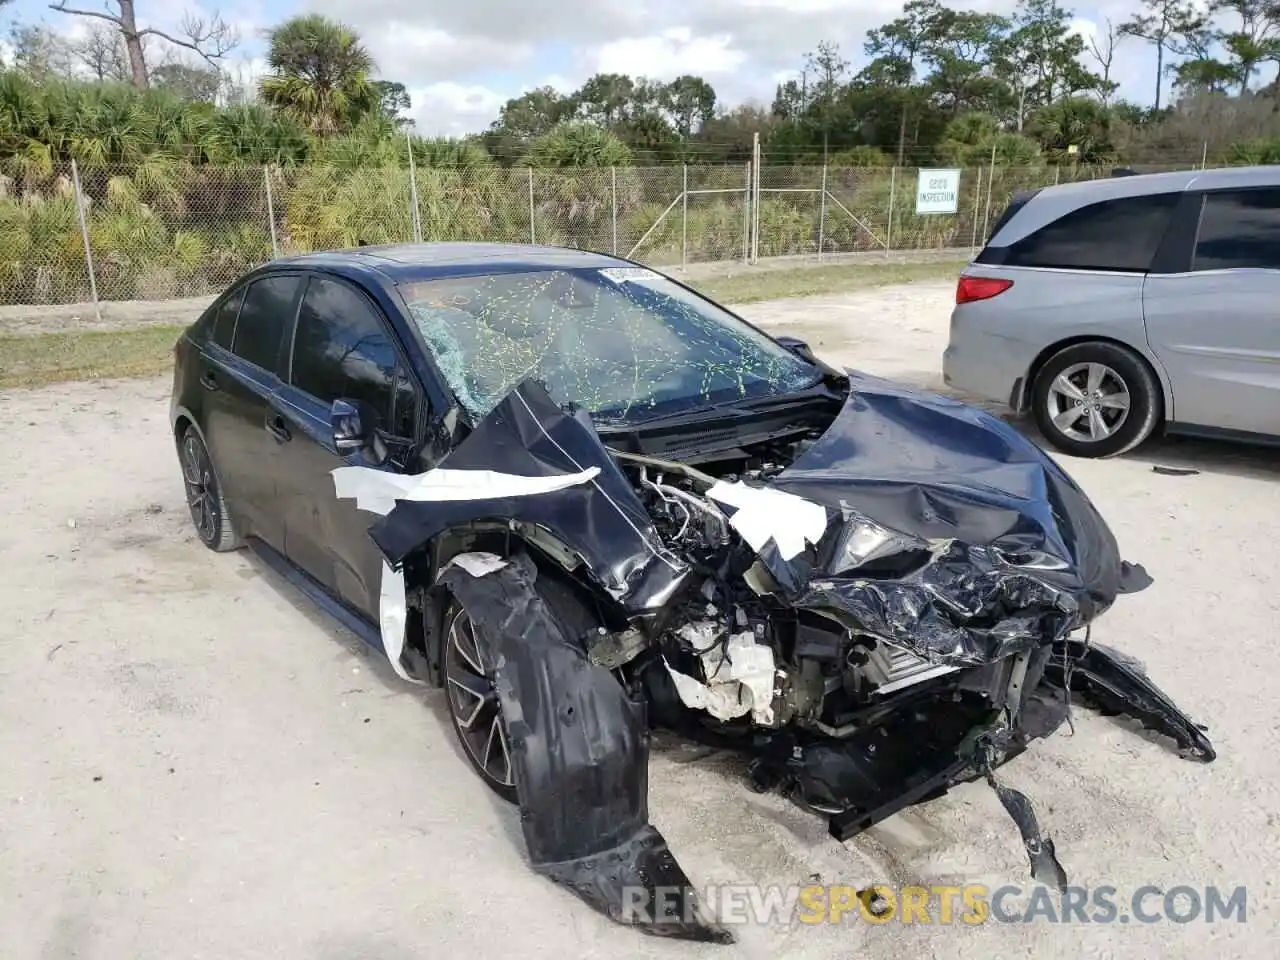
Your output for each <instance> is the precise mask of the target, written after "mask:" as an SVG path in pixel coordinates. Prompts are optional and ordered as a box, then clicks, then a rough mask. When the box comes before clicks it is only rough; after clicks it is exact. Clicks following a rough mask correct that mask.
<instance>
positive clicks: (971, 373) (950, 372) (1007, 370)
mask: <svg viewBox="0 0 1280 960" xmlns="http://www.w3.org/2000/svg"><path fill="white" fill-rule="evenodd" d="M1034 358H1035V351H1034V349H1033V348H1031V347H1029V346H1028V345H1026V344H1023V343H1020V342H1019V341H1016V340H1010V339H1008V338H1006V337H997V336H993V335H992V334H989V333H983V332H980V331H974V330H970V331H965V332H963V333H961V334H959V335H958V334H957V331H956V329H955V323H954V321H953V323H952V329H951V340H950V342H949V343H948V344H947V349H946V350H945V351H943V354H942V379H943V382H945V383H946V384H947V386H949V387H951V388H953V389H955V390H959V391H961V392H962V393H966V394H970V395H972V396H975V397H980V398H982V399H983V400H989V401H994V402H995V403H1000V404H1005V405H1007V406H1009V407H1012V408H1014V409H1017V408H1018V407H1019V405H1020V403H1021V395H1022V392H1023V381H1024V380H1025V379H1026V375H1027V370H1028V368H1029V367H1030V366H1031V361H1032V360H1033V359H1034Z"/></svg>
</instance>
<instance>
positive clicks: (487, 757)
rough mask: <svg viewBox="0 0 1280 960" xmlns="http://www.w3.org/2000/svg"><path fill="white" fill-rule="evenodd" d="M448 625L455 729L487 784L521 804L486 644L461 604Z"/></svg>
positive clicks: (448, 686) (448, 687)
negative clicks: (486, 655) (517, 795)
mask: <svg viewBox="0 0 1280 960" xmlns="http://www.w3.org/2000/svg"><path fill="white" fill-rule="evenodd" d="M444 623H445V629H444V643H445V647H444V687H445V699H446V700H447V701H448V704H449V721H450V723H451V724H452V725H453V732H454V733H455V734H456V735H457V737H458V743H459V745H461V747H462V752H463V754H465V755H466V758H467V762H468V763H470V764H471V767H472V769H474V770H475V772H476V773H478V774H479V775H480V779H481V780H483V781H484V783H485V786H487V787H488V788H489V789H490V790H492V791H493V792H494V793H496V794H497V795H498V796H499V797H501V798H502V799H503V800H505V801H507V803H515V802H516V781H515V773H514V772H513V770H512V767H511V741H510V740H509V739H508V738H507V725H506V722H505V721H504V720H503V718H502V704H501V703H500V702H499V701H498V691H497V690H495V689H494V686H493V668H492V667H491V666H490V665H489V664H487V663H486V662H485V651H484V645H483V644H482V643H481V642H480V638H479V637H478V636H477V634H476V630H475V627H474V626H473V625H472V623H471V618H470V617H468V616H467V611H466V610H464V609H463V608H462V605H461V604H459V603H458V602H456V601H454V602H453V603H451V604H450V605H449V609H448V610H447V611H446V613H445V619H444Z"/></svg>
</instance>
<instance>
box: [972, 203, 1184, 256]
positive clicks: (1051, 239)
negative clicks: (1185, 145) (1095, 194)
mask: <svg viewBox="0 0 1280 960" xmlns="http://www.w3.org/2000/svg"><path fill="white" fill-rule="evenodd" d="M1180 196H1181V194H1180V193H1159V194H1152V195H1149V196H1143V197H1122V198H1120V199H1116V200H1103V201H1101V202H1099V203H1091V204H1089V205H1088V206H1087V207H1081V208H1080V209H1079V210H1074V211H1072V212H1071V213H1068V214H1066V215H1065V216H1063V217H1060V218H1058V219H1057V220H1055V221H1054V222H1053V223H1050V224H1046V225H1045V226H1043V227H1041V228H1040V229H1039V230H1037V231H1035V232H1034V233H1032V234H1030V235H1029V236H1026V237H1023V238H1022V239H1021V240H1019V241H1017V242H1016V243H1013V244H1011V245H1010V246H1009V247H1006V248H1004V249H1003V251H1000V252H1002V253H1003V256H1001V257H999V260H998V262H999V263H1003V264H1006V265H1008V266H1013V267H1057V268H1060V269H1066V270H1109V271H1118V272H1119V271H1123V272H1130V273H1144V272H1146V271H1147V270H1149V269H1151V261H1152V258H1153V257H1154V256H1155V254H1156V250H1157V249H1159V247H1160V241H1161V240H1163V239H1164V234H1165V231H1166V230H1167V229H1168V227H1169V221H1170V220H1171V219H1172V217H1173V212H1174V209H1175V208H1176V207H1177V205H1178V199H1179V197H1180ZM979 262H983V261H982V258H981V257H980V258H979Z"/></svg>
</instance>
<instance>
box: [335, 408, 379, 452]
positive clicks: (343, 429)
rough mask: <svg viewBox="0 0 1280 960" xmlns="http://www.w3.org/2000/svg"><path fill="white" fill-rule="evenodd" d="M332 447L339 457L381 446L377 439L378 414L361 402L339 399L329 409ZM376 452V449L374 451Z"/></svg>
mask: <svg viewBox="0 0 1280 960" xmlns="http://www.w3.org/2000/svg"><path fill="white" fill-rule="evenodd" d="M329 425H330V426H331V427H332V428H333V447H334V449H335V450H337V451H338V454H339V455H340V456H347V455H348V454H352V453H358V452H360V451H363V450H370V449H375V448H377V447H380V446H382V444H381V443H380V438H379V437H378V427H379V426H380V424H379V423H378V413H377V411H376V410H374V409H373V407H372V406H370V405H369V404H368V403H366V402H365V401H363V400H349V399H347V398H345V397H339V398H338V399H337V400H335V401H333V403H332V404H331V405H330V407H329ZM375 452H376V449H375Z"/></svg>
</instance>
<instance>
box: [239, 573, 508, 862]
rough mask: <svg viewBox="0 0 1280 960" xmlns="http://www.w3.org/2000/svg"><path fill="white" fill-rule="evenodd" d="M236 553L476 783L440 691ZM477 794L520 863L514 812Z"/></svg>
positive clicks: (487, 795)
mask: <svg viewBox="0 0 1280 960" xmlns="http://www.w3.org/2000/svg"><path fill="white" fill-rule="evenodd" d="M241 553H242V554H243V556H244V558H245V560H246V561H247V562H248V564H249V566H250V568H251V569H252V571H253V572H254V573H255V574H257V575H258V576H260V577H262V578H263V579H264V580H265V581H266V582H268V583H270V584H271V586H272V587H273V588H274V590H275V591H276V593H277V594H279V595H280V597H281V598H282V599H284V600H285V601H286V602H287V603H289V604H290V605H291V606H292V607H293V608H294V609H295V610H297V611H298V613H299V614H300V615H301V616H302V617H303V618H305V619H306V620H307V621H308V622H309V623H310V624H311V625H312V626H314V627H315V628H316V629H317V630H318V631H320V632H322V633H324V635H325V636H326V637H328V638H329V639H330V640H331V641H332V642H333V643H334V644H335V645H336V646H338V647H341V648H342V649H343V650H344V651H346V652H347V653H349V654H352V655H354V656H355V657H357V658H358V659H359V660H360V664H361V666H362V668H363V669H365V670H368V672H369V673H370V674H371V675H372V676H373V677H374V679H375V680H376V682H377V683H378V686H379V687H380V690H379V691H378V692H379V693H380V694H381V696H383V697H389V696H406V697H413V698H414V699H416V700H417V701H418V702H419V703H421V704H422V705H423V707H424V709H425V713H426V714H427V716H428V717H429V718H430V723H431V732H430V735H431V736H432V737H437V736H438V737H439V738H440V742H442V743H444V744H446V745H447V747H448V749H449V751H450V752H451V753H452V754H453V756H454V759H455V760H456V762H457V764H458V770H457V775H458V776H459V777H474V778H476V780H477V781H478V780H479V776H478V775H477V774H476V773H475V771H474V770H472V768H471V764H470V762H469V761H468V760H467V757H466V754H465V753H463V751H462V745H461V744H460V743H459V742H458V737H457V734H456V733H455V732H454V729H453V722H452V721H451V720H450V718H449V705H448V703H447V702H446V700H445V696H446V695H445V691H444V690H442V689H441V688H439V687H435V686H431V685H429V684H425V683H424V684H416V683H410V682H409V681H407V680H405V679H403V678H402V677H400V676H398V675H397V674H396V672H395V671H394V670H392V669H391V664H390V663H389V662H388V661H387V658H386V657H385V656H383V655H382V654H381V653H379V652H378V651H377V650H374V649H372V648H371V647H370V646H369V645H368V644H366V643H365V642H364V641H363V640H361V639H360V638H359V637H357V636H356V635H355V634H354V633H352V632H351V631H350V630H348V629H347V628H346V627H344V626H343V625H342V624H340V623H338V621H336V620H334V619H333V617H331V616H329V614H327V613H326V612H325V611H324V610H323V609H321V608H320V607H319V606H318V605H317V604H316V603H315V602H314V601H313V600H312V599H311V598H310V597H308V596H307V595H306V594H304V593H303V592H302V591H301V590H299V589H298V588H297V587H295V586H294V585H293V584H292V583H290V582H289V581H288V580H286V579H285V578H284V577H282V576H280V574H278V573H277V572H276V571H275V570H273V569H272V568H271V567H270V566H269V565H268V564H267V563H265V562H264V561H263V560H262V558H260V557H259V556H258V555H257V554H255V553H254V552H253V551H252V550H243V551H241ZM404 759H405V762H406V763H413V762H414V759H415V758H414V756H413V754H412V752H411V751H410V750H409V748H408V747H407V746H406V750H405V758H404ZM481 791H482V792H483V794H484V796H485V800H486V801H487V802H488V803H489V804H490V805H491V806H492V807H493V809H494V811H495V812H496V814H497V820H498V822H499V823H500V824H501V825H502V829H503V831H504V832H505V833H506V834H507V837H508V839H509V840H510V841H511V843H512V845H513V846H514V847H515V849H516V850H517V851H518V853H519V855H520V856H521V858H523V859H526V860H527V859H528V854H527V852H526V847H525V842H524V834H523V833H522V832H521V829H520V812H519V810H518V809H517V808H516V807H515V806H513V805H511V804H508V803H506V802H505V801H503V800H502V799H501V798H500V797H498V796H497V795H496V794H494V793H493V792H492V791H490V790H488V789H486V788H484V787H481Z"/></svg>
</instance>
